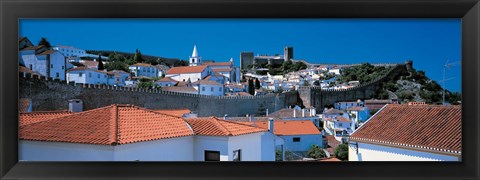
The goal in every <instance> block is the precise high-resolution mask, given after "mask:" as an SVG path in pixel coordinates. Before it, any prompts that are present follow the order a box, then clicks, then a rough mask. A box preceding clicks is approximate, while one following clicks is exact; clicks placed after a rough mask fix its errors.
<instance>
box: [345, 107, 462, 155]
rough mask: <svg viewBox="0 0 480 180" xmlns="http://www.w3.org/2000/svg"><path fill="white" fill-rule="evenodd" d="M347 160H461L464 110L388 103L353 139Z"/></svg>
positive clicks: (354, 134) (350, 142) (357, 131)
mask: <svg viewBox="0 0 480 180" xmlns="http://www.w3.org/2000/svg"><path fill="white" fill-rule="evenodd" d="M348 160H349V161H462V108H461V106H434V105H399V104H388V105H386V106H385V107H384V108H382V109H381V110H380V111H379V112H378V113H377V114H375V115H374V116H372V117H371V118H370V119H369V120H368V121H367V122H366V123H365V124H364V125H363V126H361V127H360V128H359V129H358V130H356V131H355V132H354V133H353V134H352V135H351V136H350V141H349V149H348Z"/></svg>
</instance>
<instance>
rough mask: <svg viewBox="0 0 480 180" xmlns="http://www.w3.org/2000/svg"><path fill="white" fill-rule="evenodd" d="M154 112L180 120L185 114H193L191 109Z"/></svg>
mask: <svg viewBox="0 0 480 180" xmlns="http://www.w3.org/2000/svg"><path fill="white" fill-rule="evenodd" d="M153 111H155V112H158V113H161V114H166V115H170V116H175V117H179V118H181V117H183V115H184V114H188V113H190V112H191V111H190V109H159V110H153Z"/></svg>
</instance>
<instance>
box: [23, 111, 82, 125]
mask: <svg viewBox="0 0 480 180" xmlns="http://www.w3.org/2000/svg"><path fill="white" fill-rule="evenodd" d="M71 114H73V113H71V112H68V111H66V110H63V111H35V112H30V113H20V114H19V116H18V126H19V127H20V128H22V127H23V126H25V125H28V124H33V123H38V122H42V121H47V120H50V119H55V118H59V117H65V116H68V115H71Z"/></svg>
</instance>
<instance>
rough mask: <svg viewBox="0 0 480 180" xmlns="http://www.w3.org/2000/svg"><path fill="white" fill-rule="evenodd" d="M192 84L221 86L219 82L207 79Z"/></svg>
mask: <svg viewBox="0 0 480 180" xmlns="http://www.w3.org/2000/svg"><path fill="white" fill-rule="evenodd" d="M192 84H207V85H221V84H220V83H218V82H216V81H212V80H206V79H202V80H199V81H195V82H194V83H192Z"/></svg>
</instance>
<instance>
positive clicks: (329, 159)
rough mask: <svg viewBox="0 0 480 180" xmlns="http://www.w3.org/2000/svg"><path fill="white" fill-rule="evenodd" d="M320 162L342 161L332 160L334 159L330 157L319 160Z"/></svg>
mask: <svg viewBox="0 0 480 180" xmlns="http://www.w3.org/2000/svg"><path fill="white" fill-rule="evenodd" d="M320 161H324V162H338V161H342V160H340V159H338V158H334V157H330V158H323V159H320Z"/></svg>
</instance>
